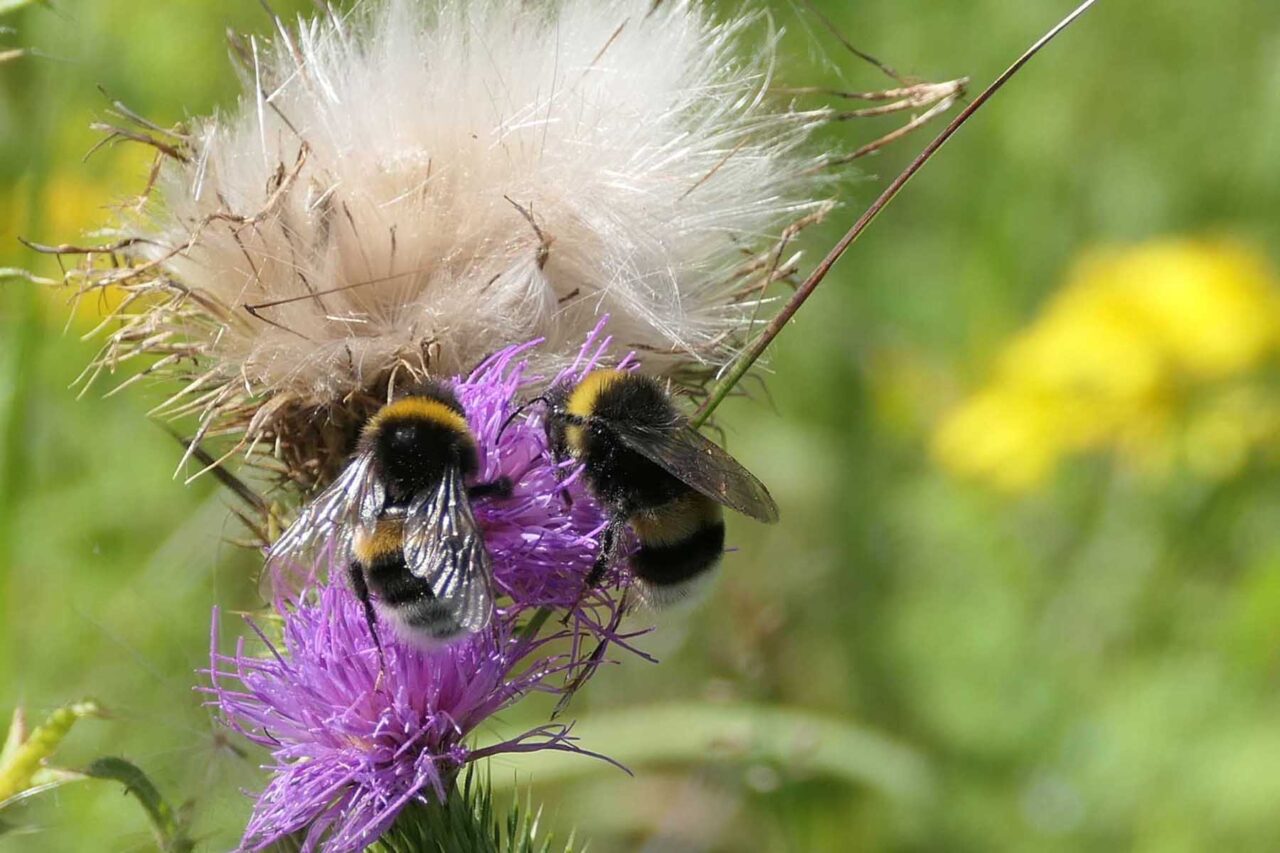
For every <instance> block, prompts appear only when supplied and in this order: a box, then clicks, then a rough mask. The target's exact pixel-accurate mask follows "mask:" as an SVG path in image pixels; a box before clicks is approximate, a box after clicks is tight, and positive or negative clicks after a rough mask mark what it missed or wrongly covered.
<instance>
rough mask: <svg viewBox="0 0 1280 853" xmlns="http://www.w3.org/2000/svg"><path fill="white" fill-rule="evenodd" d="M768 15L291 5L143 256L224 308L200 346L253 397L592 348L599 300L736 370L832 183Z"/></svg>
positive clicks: (172, 172) (201, 147)
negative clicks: (792, 101) (786, 237)
mask: <svg viewBox="0 0 1280 853" xmlns="http://www.w3.org/2000/svg"><path fill="white" fill-rule="evenodd" d="M763 23H765V22H763V21H762V20H761V19H760V16H759V15H758V14H752V15H746V16H741V15H739V16H736V17H731V18H729V19H726V20H716V19H714V18H713V17H712V15H711V14H710V13H709V12H708V11H707V10H706V9H704V8H703V7H702V6H701V5H699V4H697V3H693V2H680V0H669V2H664V3H661V4H658V5H657V6H656V8H655V4H654V3H653V2H652V0H606V2H602V1H601V0H562V2H558V3H514V2H508V0H473V2H463V0H456V1H452V2H443V3H437V4H434V5H430V7H429V8H424V6H423V4H420V3H414V2H410V0H387V1H386V2H383V3H378V4H371V5H368V6H366V7H363V8H362V11H360V12H358V13H357V14H356V16H355V17H352V18H349V19H345V20H341V19H337V18H321V19H319V20H317V21H313V22H306V23H303V24H302V25H301V27H300V28H299V29H298V30H286V29H284V28H281V29H280V32H278V33H277V34H276V36H275V38H274V40H273V41H272V42H271V43H270V44H264V43H262V42H258V41H248V42H245V43H244V45H243V47H244V49H243V51H242V53H243V57H242V58H243V59H244V60H245V65H246V73H245V77H246V88H247V94H246V96H245V97H244V98H243V99H242V101H241V103H240V104H239V106H238V107H237V108H236V109H234V110H232V111H231V112H230V113H229V114H228V115H225V116H220V117H215V118H212V119H209V120H207V121H204V122H201V123H200V124H199V125H198V126H197V127H196V129H195V131H194V133H193V135H192V137H193V141H192V146H191V147H192V156H191V157H190V159H189V162H187V163H179V162H177V161H171V162H170V163H169V164H168V165H167V166H166V167H165V170H164V173H163V175H162V180H161V183H160V193H161V196H162V199H163V204H162V205H161V206H160V212H159V213H158V214H157V215H156V216H155V218H154V220H153V226H152V233H151V234H149V235H147V236H148V238H149V241H150V242H148V243H146V244H144V245H146V246H147V248H146V249H145V252H146V253H147V257H148V258H149V259H151V260H156V259H160V258H163V262H162V264H161V267H162V268H163V269H164V270H165V272H166V275H167V276H169V277H171V278H172V279H173V280H176V281H177V282H180V283H181V285H182V286H183V287H184V288H187V289H190V290H192V291H194V292H196V293H199V294H202V295H203V297H205V298H207V299H209V300H210V301H211V302H213V303H216V304H218V305H220V306H223V307H225V309H226V311H225V314H226V317H225V318H220V319H219V320H218V321H217V322H215V323H213V324H211V325H206V326H202V327H201V330H200V332H199V333H198V334H199V335H202V336H203V339H202V340H200V341H199V343H200V344H201V347H200V348H201V350H202V354H203V355H204V356H205V357H206V359H211V360H212V364H213V365H214V369H215V370H217V371H219V372H220V373H221V374H222V377H221V378H222V379H224V380H226V379H234V381H235V382H237V383H242V385H243V387H244V388H245V389H246V390H247V391H249V392H251V393H253V394H255V395H259V396H263V395H271V394H276V393H286V394H289V395H291V396H292V397H293V398H294V399H297V400H299V401H302V402H305V403H314V404H323V403H325V402H327V401H334V400H338V399H341V398H343V397H344V396H345V395H348V394H350V393H352V392H353V391H355V390H359V389H368V388H369V387H370V386H371V384H372V383H376V382H379V381H383V380H384V379H385V377H386V376H387V375H388V374H389V371H392V370H394V369H395V368H397V367H401V368H407V369H408V370H409V371H410V372H431V373H436V372H439V373H444V374H448V373H452V372H455V371H459V370H465V369H466V368H468V367H470V366H471V365H473V364H475V363H476V362H477V361H478V360H479V359H481V358H482V357H483V356H485V355H486V354H488V353H490V352H492V351H494V350H495V349H497V348H498V347H500V346H502V345H504V344H508V343H512V342H516V341H522V340H528V339H530V338H534V337H539V336H545V337H546V338H548V339H549V341H550V344H551V345H550V346H549V347H544V348H543V349H542V350H541V351H542V352H549V353H556V352H561V353H571V352H576V350H577V348H578V346H579V345H580V343H581V341H582V339H583V337H584V336H585V333H586V332H587V330H589V329H590V328H591V327H592V326H594V325H595V323H596V322H597V319H598V317H599V316H600V315H601V314H608V315H609V316H610V317H611V322H610V325H609V332H610V333H611V334H612V335H613V336H614V337H615V339H616V340H617V341H619V342H620V344H621V345H623V346H630V347H636V348H640V349H644V350H648V351H651V352H652V353H653V354H654V355H651V356H649V357H648V359H647V361H648V364H649V366H651V367H653V368H655V369H658V370H662V369H664V367H670V366H671V365H672V361H673V360H674V361H677V362H678V361H685V362H687V361H689V360H694V361H697V362H701V363H702V364H707V365H711V366H715V365H716V364H718V363H722V362H723V361H724V360H726V359H727V358H728V357H729V356H730V355H731V354H732V349H733V346H734V344H735V342H736V339H735V337H734V333H735V332H740V331H741V329H742V326H743V323H744V320H745V319H746V318H747V317H748V316H749V315H750V314H751V312H752V311H753V309H754V301H753V298H751V297H750V295H749V293H750V292H751V290H752V285H759V284H760V280H761V279H762V278H763V277H765V276H766V275H767V271H768V269H769V268H771V267H772V265H771V264H770V255H771V254H772V252H773V250H774V248H775V245H776V244H777V242H778V240H779V238H780V235H781V234H782V232H783V231H784V230H785V229H786V228H787V227H788V225H790V224H792V223H794V222H796V221H797V220H800V219H803V218H804V217H806V216H808V215H810V214H812V213H813V212H814V211H815V210H817V209H818V208H819V207H820V206H821V203H820V202H818V201H815V198H814V196H815V194H817V193H819V192H820V188H819V181H821V180H822V179H821V177H819V176H818V174H817V170H816V169H815V168H814V167H815V166H816V165H817V163H818V161H817V159H816V158H812V157H809V156H807V155H805V154H804V153H802V147H801V146H802V143H803V142H804V139H805V137H806V135H807V133H808V131H809V130H810V129H811V128H812V126H813V125H814V123H815V122H816V121H817V120H818V118H819V116H817V115H816V114H798V113H796V112H793V111H791V110H789V109H788V108H786V107H785V105H784V106H781V107H780V106H779V105H778V104H776V103H774V102H773V101H772V100H771V98H770V97H769V96H768V93H767V89H768V87H769V85H770V83H771V79H770V77H771V61H772V51H773V39H772V37H771V36H770V35H769V33H768V32H767V28H766V27H763V26H760V25H761V24H763ZM762 31H765V32H762ZM753 41H754V43H753ZM179 247H181V251H179V252H177V253H176V254H175V253H173V250H174V249H175V248H179ZM783 260H784V261H785V259H783ZM186 333H187V334H188V335H190V334H191V327H188V328H187V332H186ZM208 363H210V362H209V361H206V364H208Z"/></svg>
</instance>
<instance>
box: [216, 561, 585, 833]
mask: <svg viewBox="0 0 1280 853" xmlns="http://www.w3.org/2000/svg"><path fill="white" fill-rule="evenodd" d="M336 574H340V573H336ZM282 616H283V618H284V633H283V640H282V642H281V643H280V645H279V646H276V645H274V644H272V643H270V642H268V643H267V654H266V655H265V656H255V655H251V654H249V653H248V652H247V651H246V647H245V644H244V643H243V641H242V642H241V644H240V645H239V646H237V649H236V652H235V653H234V654H233V655H229V656H223V655H221V654H219V653H218V651H217V647H216V632H215V647H214V652H213V661H212V666H211V677H212V688H210V691H211V693H212V695H213V697H214V702H215V703H216V705H217V706H218V708H219V709H220V711H221V713H222V715H223V718H224V720H225V721H226V723H227V724H228V725H229V726H231V727H232V728H233V729H235V730H236V731H239V732H240V733H242V734H244V735H245V736H246V737H248V738H249V739H250V740H251V741H253V742H255V743H257V744H259V745H261V746H264V747H267V748H268V749H270V750H271V764H270V765H269V770H270V771H271V773H272V778H271V780H270V782H269V783H268V785H267V787H266V788H265V790H264V791H263V792H262V793H261V794H260V796H259V797H258V800H257V803H256V805H255V807H254V812H253V817H252V818H251V819H250V821H249V824H248V826H247V827H246V829H245V833H244V838H243V841H242V847H243V848H244V849H249V850H258V849H262V848H264V847H267V846H269V845H270V844H272V843H274V842H275V841H278V840H280V839H282V838H284V837H286V836H289V835H293V834H295V833H298V834H302V835H303V836H304V837H305V839H306V840H305V843H304V845H303V847H304V849H307V850H310V849H316V848H317V847H323V849H325V850H329V851H348V850H360V849H363V848H364V847H365V846H366V845H368V844H369V843H370V842H372V841H373V840H374V839H376V838H377V837H378V836H379V835H381V834H382V833H383V832H384V831H385V830H386V829H387V828H388V827H390V825H391V824H392V823H393V822H394V820H395V818H396V816H397V815H398V814H399V812H400V811H401V810H402V809H403V808H404V807H405V806H407V805H409V804H410V803H412V802H415V801H425V800H426V799H427V798H429V797H431V798H435V799H436V801H443V800H444V798H445V797H446V796H447V794H448V791H449V789H450V788H451V787H452V782H453V779H454V778H455V776H456V774H457V772H458V770H459V769H460V768H462V767H463V766H465V765H466V764H467V763H468V762H472V761H476V760H479V759H482V758H484V757H486V756H490V755H496V754H499V753H503V752H527V751H531V750H534V749H561V750H576V751H581V750H579V748H578V747H577V746H576V745H575V744H574V743H573V741H572V739H571V738H570V736H569V728H568V726H544V727H541V728H538V729H535V730H533V731H530V732H526V733H524V734H521V735H519V736H517V737H514V738H511V739H508V740H505V741H503V742H501V743H498V744H495V745H492V746H489V747H486V748H484V749H469V748H468V747H467V746H466V742H465V741H466V738H467V736H468V735H470V734H471V733H472V732H473V731H475V729H476V728H477V727H478V726H479V725H481V724H482V723H483V722H485V721H486V720H487V719H489V718H490V717H491V716H492V715H493V714H495V713H497V712H498V711H500V710H502V709H503V708H505V707H507V706H508V705H510V704H511V703H512V702H514V701H516V700H517V699H519V698H520V697H522V696H524V695H525V694H527V693H529V692H530V691H534V690H554V689H556V687H555V686H554V685H553V684H552V680H553V678H554V676H555V675H556V674H558V673H562V672H565V671H566V670H567V668H569V666H570V664H569V663H567V662H565V661H564V660H562V659H560V658H558V657H555V656H550V655H541V656H540V655H539V652H538V650H539V649H541V648H542V647H543V646H544V645H545V643H547V642H548V639H540V640H532V639H524V638H521V637H520V636H519V635H518V634H513V633H512V631H513V629H514V628H515V623H514V622H513V621H511V620H504V621H502V623H501V624H500V625H499V626H498V629H497V633H496V634H493V635H490V634H483V635H476V636H474V637H471V638H469V639H467V640H465V641H463V642H460V643H455V644H454V645H451V646H448V647H447V648H443V649H438V650H435V651H423V650H421V649H418V648H415V647H414V646H412V645H410V644H406V643H402V642H400V641H399V640H398V639H396V638H394V636H391V635H388V641H387V642H385V643H384V660H385V664H384V663H383V662H381V661H380V659H379V657H378V652H377V648H376V647H375V645H374V641H373V637H372V635H371V634H370V633H369V628H368V626H367V625H366V624H365V621H364V613H363V610H362V608H361V606H360V604H359V602H358V601H356V599H355V596H354V595H353V594H352V593H351V592H350V590H348V589H346V588H345V587H344V586H342V585H341V583H340V582H338V581H334V582H331V583H329V584H328V585H326V586H325V587H324V588H323V589H322V590H321V591H320V594H319V599H318V601H316V602H314V603H303V604H299V605H297V606H295V607H291V608H287V609H286V610H285V611H284V612H283V613H282ZM215 619H216V616H215ZM264 640H265V635H264ZM531 657H532V658H533V659H532V660H530V658H531ZM517 665H519V671H518V672H516V671H514V670H516V668H517ZM231 680H234V681H235V682H238V684H236V685H233V684H230V683H229V682H230V681H231Z"/></svg>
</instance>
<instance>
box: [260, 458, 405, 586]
mask: <svg viewBox="0 0 1280 853" xmlns="http://www.w3.org/2000/svg"><path fill="white" fill-rule="evenodd" d="M385 501H386V493H385V491H384V489H383V488H382V484H381V483H379V482H378V480H377V477H375V476H374V471H373V454H371V453H362V454H360V455H358V456H356V457H355V458H354V459H352V460H351V463H350V464H349V465H348V466H347V467H346V468H345V469H344V470H343V472H342V473H341V474H339V475H338V479H336V480H334V481H333V482H332V483H330V484H329V486H328V488H326V489H325V490H324V491H322V492H321V493H320V494H318V495H316V496H315V498H314V499H312V501H311V502H310V503H308V504H307V505H306V506H304V507H303V508H302V511H301V512H300V513H299V514H298V517H297V519H295V520H294V522H293V524H291V525H289V529H288V530H286V531H285V532H284V533H283V534H281V536H280V538H279V539H277V540H276V541H275V544H273V545H272V546H271V550H269V551H268V552H267V560H266V564H265V565H264V566H263V568H262V577H261V580H260V582H259V592H260V593H261V594H262V596H263V598H264V599H265V600H267V601H271V600H272V598H273V597H274V596H275V595H279V594H289V593H297V592H298V591H300V590H301V588H302V587H303V586H305V585H306V584H307V583H308V581H309V580H310V579H311V578H312V576H313V575H314V565H308V564H309V563H311V564H313V563H314V560H312V559H309V558H313V557H315V556H317V553H318V551H319V550H320V549H322V548H325V547H329V548H332V549H333V552H334V557H335V560H337V561H345V560H347V559H348V555H349V554H350V553H351V540H352V537H353V535H354V534H355V529H356V526H357V525H358V524H369V523H372V522H373V521H375V520H376V519H377V517H378V514H379V513H380V512H381V511H382V505H383V503H384V502H385Z"/></svg>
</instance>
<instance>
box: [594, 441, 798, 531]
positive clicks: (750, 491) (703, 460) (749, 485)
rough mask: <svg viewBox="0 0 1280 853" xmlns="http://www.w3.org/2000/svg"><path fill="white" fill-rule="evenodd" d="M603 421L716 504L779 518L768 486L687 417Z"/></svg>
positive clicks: (629, 444) (768, 519)
mask: <svg viewBox="0 0 1280 853" xmlns="http://www.w3.org/2000/svg"><path fill="white" fill-rule="evenodd" d="M604 423H605V425H606V426H607V427H608V428H609V429H610V430H611V431H612V432H613V434H614V435H616V436H617V438H618V440H619V441H621V442H622V443H623V444H625V445H626V446H627V447H628V448H630V449H631V450H634V451H635V452H636V453H639V454H640V455H641V456H644V457H645V458H647V459H648V460H650V461H651V462H655V463H657V464H658V465H659V466H661V467H662V468H663V469H665V470H666V472H667V473H668V474H671V475H672V476H673V477H675V478H676V479H678V480H680V481H681V482H683V483H684V484H685V485H687V486H689V487H690V488H692V489H696V490H697V491H699V492H701V493H702V494H704V495H706V496H707V497H709V498H711V499H712V500H713V501H716V502H717V503H719V504H722V505H724V506H727V507H729V509H732V510H736V511H737V512H740V513H742V514H743V515H747V516H750V517H751V518H754V519H756V520H757V521H764V522H768V523H770V524H772V523H773V522H775V521H777V520H778V505H777V504H775V503H774V502H773V497H772V496H771V495H770V494H769V490H768V489H767V488H765V485H764V483H762V482H760V481H759V480H757V479H756V477H755V475H754V474H752V473H751V472H750V471H748V470H747V469H746V468H743V467H742V465H741V464H740V463H739V462H738V460H736V459H734V458H733V457H732V456H730V455H729V454H728V453H726V452H725V451H724V450H722V449H720V447H719V446H718V445H717V444H715V443H714V442H712V441H711V440H710V439H708V438H706V437H705V436H703V435H702V433H700V432H698V431H697V430H696V429H694V428H693V427H692V426H690V425H689V423H688V422H687V421H685V420H684V419H683V418H681V419H680V420H678V421H675V422H673V423H672V424H670V425H669V426H664V427H661V428H659V427H653V426H649V425H641V424H634V423H623V422H619V421H613V420H606V421H605V422H604Z"/></svg>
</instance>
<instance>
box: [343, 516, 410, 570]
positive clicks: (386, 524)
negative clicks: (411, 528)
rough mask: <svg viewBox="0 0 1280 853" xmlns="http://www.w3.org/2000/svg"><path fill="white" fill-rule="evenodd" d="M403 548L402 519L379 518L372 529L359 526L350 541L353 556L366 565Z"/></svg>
mask: <svg viewBox="0 0 1280 853" xmlns="http://www.w3.org/2000/svg"><path fill="white" fill-rule="evenodd" d="M403 548H404V519H403V518H380V519H378V521H377V522H376V523H375V524H374V526H373V530H369V529H368V528H365V527H361V528H360V529H358V530H356V535H355V538H354V540H353V541H352V543H351V551H352V553H353V554H354V555H355V558H356V559H357V560H359V561H360V562H361V563H363V564H364V565H366V566H369V565H372V564H373V563H374V562H376V561H377V559H378V558H379V557H385V556H387V555H389V554H396V553H399V552H400V551H401V550H403Z"/></svg>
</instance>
